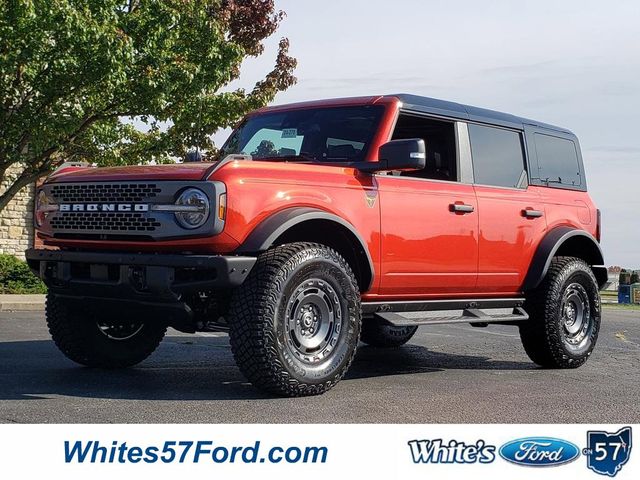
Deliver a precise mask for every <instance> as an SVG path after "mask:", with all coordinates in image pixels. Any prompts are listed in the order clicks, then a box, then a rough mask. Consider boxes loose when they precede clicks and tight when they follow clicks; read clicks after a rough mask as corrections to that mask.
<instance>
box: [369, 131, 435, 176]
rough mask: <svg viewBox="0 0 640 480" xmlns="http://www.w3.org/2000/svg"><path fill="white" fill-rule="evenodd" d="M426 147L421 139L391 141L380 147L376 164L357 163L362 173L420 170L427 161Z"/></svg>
mask: <svg viewBox="0 0 640 480" xmlns="http://www.w3.org/2000/svg"><path fill="white" fill-rule="evenodd" d="M426 151H427V150H426V147H425V145H424V140H423V139H421V138H409V139H402V140H391V141H390V142H387V143H385V144H384V145H381V146H380V149H379V150H378V161H377V162H359V164H358V167H357V168H358V169H359V170H362V171H363V172H371V173H373V172H382V171H385V170H402V171H407V170H422V169H423V168H424V166H425V162H426V160H427V154H426Z"/></svg>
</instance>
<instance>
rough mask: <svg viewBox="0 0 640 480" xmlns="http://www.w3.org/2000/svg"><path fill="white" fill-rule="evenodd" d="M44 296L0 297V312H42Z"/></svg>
mask: <svg viewBox="0 0 640 480" xmlns="http://www.w3.org/2000/svg"><path fill="white" fill-rule="evenodd" d="M45 297H46V296H45V295H0V312H35V311H39V310H44V303H45Z"/></svg>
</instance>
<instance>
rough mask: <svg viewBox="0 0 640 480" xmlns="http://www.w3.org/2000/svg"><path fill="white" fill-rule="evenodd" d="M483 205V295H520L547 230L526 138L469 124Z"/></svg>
mask: <svg viewBox="0 0 640 480" xmlns="http://www.w3.org/2000/svg"><path fill="white" fill-rule="evenodd" d="M468 131H469V140H470V144H471V153H472V159H473V175H474V187H475V193H476V197H477V200H478V219H479V242H478V247H479V250H478V251H479V255H478V282H477V286H476V290H477V292H479V293H492V294H501V293H504V294H509V293H515V292H518V291H519V290H520V287H521V285H522V283H523V281H524V277H525V276H526V274H527V270H528V268H529V264H530V263H531V259H532V257H533V254H534V252H535V250H536V248H537V246H538V243H539V241H540V239H541V238H542V237H543V236H544V233H545V231H546V229H547V224H546V218H545V208H544V204H543V202H542V199H541V197H540V193H539V190H538V188H537V187H532V186H530V185H529V181H528V175H527V169H526V162H525V154H524V140H523V136H522V132H521V131H519V130H512V129H506V128H498V127H494V126H487V125H480V124H469V126H468Z"/></svg>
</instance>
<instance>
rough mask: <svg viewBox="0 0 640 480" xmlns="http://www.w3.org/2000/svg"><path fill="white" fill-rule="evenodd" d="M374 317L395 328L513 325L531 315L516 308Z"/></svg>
mask: <svg viewBox="0 0 640 480" xmlns="http://www.w3.org/2000/svg"><path fill="white" fill-rule="evenodd" d="M407 313H408V312H407ZM374 316H375V317H376V318H379V319H380V320H383V321H384V322H386V323H388V324H390V325H393V326H394V327H408V326H412V327H413V326H417V325H439V324H443V323H471V324H473V323H481V324H488V323H511V322H521V321H524V320H529V315H527V312H525V311H524V310H523V309H522V307H516V308H514V309H513V313H492V312H489V313H487V312H485V311H483V310H477V309H468V310H463V311H462V315H446V316H445V315H443V316H433V317H413V318H412V317H405V316H404V315H401V314H399V313H395V312H379V313H376V314H375V315H374Z"/></svg>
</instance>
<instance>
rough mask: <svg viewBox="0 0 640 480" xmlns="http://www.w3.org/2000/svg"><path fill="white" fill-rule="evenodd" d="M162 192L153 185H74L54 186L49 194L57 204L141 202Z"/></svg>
mask: <svg viewBox="0 0 640 480" xmlns="http://www.w3.org/2000/svg"><path fill="white" fill-rule="evenodd" d="M161 191H162V190H161V189H160V188H158V186H157V185H156V184H155V183H75V184H62V185H54V186H53V187H52V188H51V194H52V195H53V197H54V198H55V199H56V200H57V201H59V202H83V203H88V202H142V201H143V200H149V199H151V198H154V197H155V196H156V195H157V194H158V193H160V192H161Z"/></svg>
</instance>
